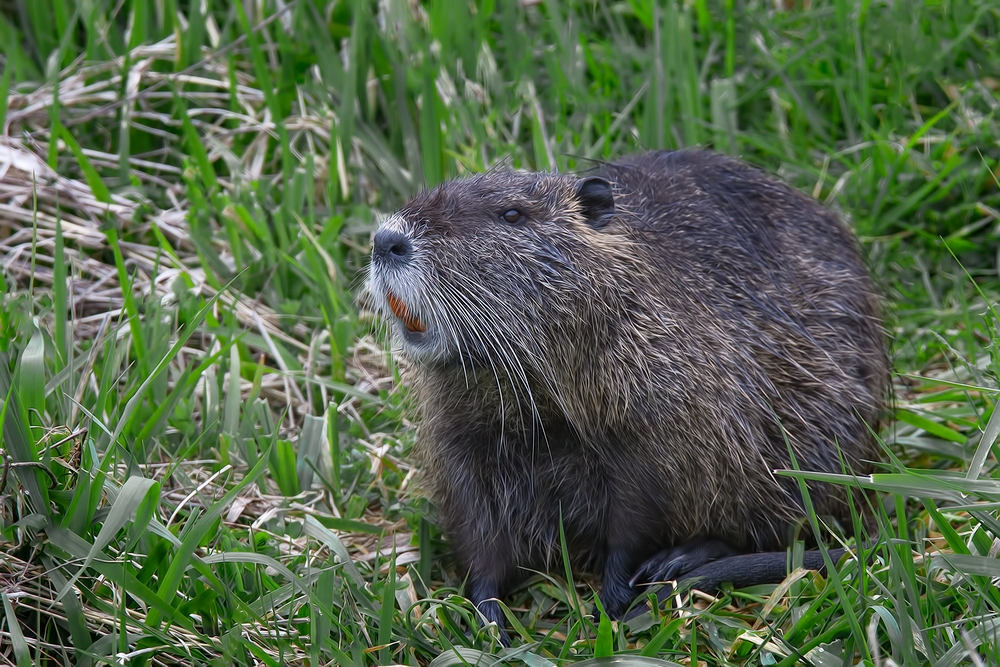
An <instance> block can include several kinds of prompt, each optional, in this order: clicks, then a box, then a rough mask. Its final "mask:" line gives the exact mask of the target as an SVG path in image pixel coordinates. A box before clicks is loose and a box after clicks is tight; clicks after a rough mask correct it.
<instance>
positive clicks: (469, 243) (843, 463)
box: [369, 150, 889, 628]
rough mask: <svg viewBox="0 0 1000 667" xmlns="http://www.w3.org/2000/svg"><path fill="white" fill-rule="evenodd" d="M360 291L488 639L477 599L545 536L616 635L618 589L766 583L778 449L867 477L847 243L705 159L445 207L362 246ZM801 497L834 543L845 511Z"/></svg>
mask: <svg viewBox="0 0 1000 667" xmlns="http://www.w3.org/2000/svg"><path fill="white" fill-rule="evenodd" d="M369 289H370V292H371V294H372V295H373V297H374V298H375V299H376V301H377V303H378V306H379V309H380V311H381V312H382V314H383V315H384V316H385V318H386V319H387V321H388V323H389V324H390V326H391V328H392V329H393V330H394V332H395V333H396V334H397V335H396V339H397V340H398V342H399V343H400V345H401V351H402V353H403V356H404V357H405V359H406V360H407V362H408V363H407V368H406V372H405V376H404V381H405V382H406V383H407V384H408V385H409V387H410V389H411V392H412V395H413V396H415V398H416V406H417V408H418V411H419V416H420V418H421V419H420V423H419V428H418V447H419V450H420V451H421V452H422V457H421V460H422V468H423V472H424V474H425V475H426V479H427V481H428V482H429V489H430V491H431V499H432V501H433V502H434V504H435V505H436V507H437V510H438V512H439V513H440V519H441V521H442V524H443V529H444V532H445V534H446V536H447V537H448V538H449V539H450V542H451V544H452V548H453V550H454V552H455V554H456V556H457V557H458V560H459V561H460V562H461V564H462V566H463V567H465V568H468V569H467V572H468V582H467V589H466V590H467V591H468V594H469V597H470V599H471V600H472V601H473V602H474V603H475V604H476V605H477V606H478V608H479V610H480V612H481V613H482V614H483V616H484V617H485V618H486V619H487V620H488V621H495V622H497V624H498V626H500V627H501V628H502V627H503V625H504V617H503V615H502V612H501V611H500V608H499V606H498V604H497V603H496V602H495V601H494V600H493V598H499V597H501V596H503V595H504V593H505V592H507V591H509V590H510V588H511V587H512V586H513V585H515V584H517V583H518V582H519V580H521V579H523V578H524V577H525V576H526V573H527V571H528V569H544V568H546V567H547V566H551V565H556V564H558V563H559V562H560V561H559V559H560V525H561V526H562V528H563V529H564V531H565V541H566V544H567V548H568V552H569V555H570V558H571V561H572V563H573V564H574V566H575V567H579V568H580V569H583V570H585V571H590V572H593V573H595V574H598V575H600V576H601V577H602V585H601V589H600V593H599V596H600V599H601V600H602V601H603V604H604V607H605V609H606V610H607V612H608V613H609V614H610V615H611V616H613V617H616V618H620V617H621V616H622V615H623V614H624V612H625V611H626V610H627V609H628V607H629V605H630V604H631V603H632V601H633V599H635V598H636V596H637V594H639V593H640V592H641V591H642V589H641V588H639V587H638V586H637V585H638V584H643V583H648V582H653V581H659V580H666V579H675V578H678V577H680V576H682V575H685V574H686V573H690V572H692V571H697V568H698V567H699V566H701V565H704V564H705V563H709V562H711V561H713V560H715V559H718V558H721V557H726V556H730V555H732V554H749V553H754V554H755V555H756V552H776V553H774V558H773V559H772V560H771V564H772V565H773V564H774V563H777V564H778V565H779V568H778V569H779V575H778V576H777V580H778V581H780V579H781V578H782V577H783V576H784V572H785V570H784V567H785V553H784V552H783V551H780V550H783V549H785V548H786V546H787V544H788V542H789V535H790V532H791V530H790V527H791V526H792V525H793V524H795V522H796V521H797V520H799V519H800V518H801V517H802V515H803V514H804V510H803V498H802V497H801V494H800V491H799V487H798V483H797V482H796V480H794V479H791V478H789V477H785V476H777V475H775V474H774V471H775V470H777V469H787V468H790V467H791V460H790V457H789V446H790V447H791V448H792V450H793V451H794V454H795V458H796V463H797V465H798V466H799V467H800V468H801V469H803V470H810V471H820V472H827V473H841V472H843V471H844V470H845V469H846V470H851V471H853V472H855V473H859V474H864V473H867V472H869V471H870V468H871V463H872V462H873V461H875V460H877V458H878V454H879V447H878V444H877V441H876V438H875V437H873V435H872V432H871V430H870V427H872V428H877V425H878V421H879V418H880V413H881V410H882V408H883V403H884V398H885V397H886V393H887V381H888V377H889V362H888V357H887V352H886V345H885V339H884V332H883V329H882V325H881V321H880V308H879V305H880V304H879V299H878V297H877V295H876V292H875V290H874V288H873V284H872V282H871V279H870V277H869V275H868V272H867V270H866V267H865V264H864V263H863V261H862V258H861V255H860V253H859V250H858V247H857V243H856V241H855V239H854V237H853V236H852V234H851V233H850V232H849V231H848V230H847V228H846V227H845V226H844V225H843V224H841V222H840V221H839V220H838V218H837V217H836V216H835V215H834V214H833V213H831V212H830V211H828V210H826V209H825V208H824V207H822V206H821V205H820V204H818V203H817V202H816V201H814V200H813V199H811V198H809V197H807V196H805V195H804V194H802V193H800V192H798V191H796V190H795V189H793V188H792V187H790V186H788V185H787V184H785V183H783V182H781V181H779V180H777V179H775V178H772V177H770V176H768V175H767V174H765V173H763V172H762V171H759V170H758V169H756V168H753V167H750V166H749V165H746V164H744V163H742V162H739V161H736V160H733V159H730V158H727V157H724V156H721V155H717V154H713V153H709V152H705V151H699V150H684V151H676V152H669V151H664V152H651V153H645V154H642V155H636V156H633V157H628V158H625V159H622V160H620V161H618V162H614V163H610V164H603V165H601V166H599V167H597V168H595V169H594V170H592V171H591V172H588V173H587V174H584V175H582V176H578V175H567V174H549V173H525V172H515V171H504V170H495V171H491V172H488V173H485V174H481V175H478V176H473V177H471V178H466V179H462V180H456V181H452V182H449V183H445V184H443V185H440V186H438V187H436V188H434V189H432V190H430V191H427V192H423V193H421V194H419V195H418V196H416V197H415V198H414V199H413V200H412V201H410V202H409V203H408V204H407V205H406V206H404V207H403V208H402V209H401V210H400V211H399V212H397V213H395V214H393V215H391V216H389V217H388V218H387V219H386V220H385V221H384V222H383V223H382V224H381V225H380V226H379V229H378V231H377V232H376V234H375V236H374V244H373V251H372V261H371V268H370V275H369ZM809 495H810V498H811V501H812V504H813V507H814V509H815V511H816V513H817V514H819V515H824V516H829V517H832V518H834V519H836V520H838V521H841V522H846V521H847V520H848V519H849V517H850V512H849V509H848V508H849V505H848V501H847V492H846V491H845V490H844V487H840V486H834V485H826V484H815V485H810V486H809ZM733 560H734V562H737V563H738V561H739V557H738V556H737V557H736V558H735V559H733ZM751 561H752V562H753V563H754V564H753V565H752V566H751V568H750V574H751V575H752V576H751V578H753V576H756V573H759V572H764V571H766V570H767V568H764V569H763V570H761V569H760V559H759V558H758V559H757V560H756V561H753V559H751ZM748 562H750V561H748ZM811 562H813V563H814V566H815V562H816V561H815V560H813V561H811ZM755 568H756V569H755ZM771 569H772V570H773V569H774V568H773V567H772V568H771ZM736 571H737V572H738V571H739V567H738V565H737V567H736ZM729 574H732V572H731V571H730V573H729ZM769 576H770V577H771V578H773V572H772V575H766V574H764V575H761V576H760V577H757V578H758V579H760V578H765V579H766V578H768V577H769ZM732 579H734V580H741V584H742V585H747V584H748V583H765V582H764V581H756V582H754V581H749V582H748V581H746V580H745V579H746V578H745V577H744V578H743V579H741V578H740V577H738V576H736V577H732Z"/></svg>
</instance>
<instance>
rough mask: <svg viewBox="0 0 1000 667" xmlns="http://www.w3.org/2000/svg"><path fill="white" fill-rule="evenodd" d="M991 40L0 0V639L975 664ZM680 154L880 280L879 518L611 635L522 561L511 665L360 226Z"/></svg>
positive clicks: (863, 9) (777, 21) (805, 25)
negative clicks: (402, 212)
mask: <svg viewBox="0 0 1000 667" xmlns="http://www.w3.org/2000/svg"><path fill="white" fill-rule="evenodd" d="M807 5H808V3H807ZM998 33H1000V11H998V9H997V8H996V7H995V6H994V5H993V3H991V2H989V1H988V0H964V1H962V2H952V3H947V4H939V3H931V2H926V3H910V4H907V3H855V2H849V1H847V0H831V1H830V2H816V3H813V4H812V5H810V6H807V7H806V8H803V7H796V8H794V9H792V10H789V11H779V10H775V9H774V8H773V6H772V5H771V4H769V3H768V4H762V3H759V2H748V3H746V4H745V6H738V5H737V3H733V2H731V1H730V0H722V2H720V3H709V2H706V1H705V0H696V1H695V2H693V3H680V2H667V3H658V2H653V0H629V2H621V3H612V2H605V1H604V0H597V1H596V2H593V1H583V0H579V1H571V2H565V3H559V2H554V1H550V0H546V1H545V2H540V3H529V2H523V3H520V4H518V3H513V2H504V3H493V2H481V3H472V4H468V5H466V4H464V3H463V4H461V5H459V6H456V5H455V4H453V3H451V2H450V1H448V0H428V1H427V2H425V3H410V2H404V1H403V0H388V1H385V2H379V3H374V2H368V1H366V0H349V1H342V2H335V1H332V0H295V1H292V2H283V3H278V2H259V3H240V2H224V1H222V0H215V1H213V2H204V3H203V2H186V1H185V0H164V1H163V2H155V3H149V2H145V1H144V0H121V1H119V2H109V1H107V0H94V1H93V2H88V3H76V2H72V1H70V0H39V1H38V2H27V3H25V2H18V3H6V4H5V5H4V7H3V8H2V11H0V51H2V52H3V56H4V67H3V75H2V78H0V128H2V137H0V174H2V176H0V249H2V253H3V271H2V273H0V279H2V287H3V289H2V295H0V353H2V354H3V363H2V364H0V400H2V408H0V421H2V444H0V453H2V454H3V457H4V458H3V467H2V469H0V599H2V602H3V604H2V611H0V655H2V656H3V658H4V659H5V660H6V661H7V662H10V663H13V664H17V665H19V667H20V665H28V664H35V663H37V664H41V663H45V664H80V665H90V664H100V663H104V662H112V661H114V662H116V663H119V664H124V663H128V664H136V665H141V664H222V663H233V664H275V665H277V664H306V663H308V664H329V663H332V662H336V663H339V664H358V665H361V664H382V665H384V664H392V663H399V664H403V663H406V664H410V665H417V664H424V663H428V662H431V661H434V662H433V664H434V665H435V667H443V666H444V665H446V664H458V663H460V662H463V661H466V662H477V661H478V662H488V663H489V664H495V663H496V662H509V661H512V660H519V661H522V662H526V663H528V664H529V665H532V667H544V666H546V665H551V664H553V663H562V662H566V661H572V660H578V659H581V658H585V657H592V656H594V657H602V656H607V655H611V654H613V653H614V654H628V655H632V656H646V657H659V658H664V659H668V660H673V661H675V662H683V663H685V664H690V665H699V664H708V665H728V664H787V665H790V664H796V662H801V663H805V662H806V661H809V662H810V663H811V664H816V665H820V664H821V665H827V664H855V663H856V662H857V661H858V660H861V661H863V662H865V664H877V665H888V664H893V663H895V664H905V665H922V664H928V665H931V664H933V665H938V664H980V663H983V662H986V663H989V662H992V663H997V662H1000V659H998V653H997V643H996V628H997V623H998V621H997V613H998V610H1000V604H998V603H1000V598H998V596H997V592H996V589H995V587H994V586H993V585H992V584H993V580H994V578H995V577H997V576H1000V568H998V567H997V561H996V558H995V552H996V550H995V548H994V544H996V540H997V538H1000V524H998V523H997V518H996V509H995V507H996V503H997V502H998V500H1000V486H998V485H997V469H996V451H995V449H994V446H995V442H996V438H997V434H998V431H1000V417H997V416H996V412H995V411H994V406H995V405H996V401H997V392H998V385H997V381H996V380H997V377H998V370H1000V367H998V363H1000V361H998V357H997V345H996V340H997V337H996V336H997V323H998V320H997V318H996V315H995V313H994V312H993V310H992V309H991V307H990V306H991V304H992V303H994V302H995V300H996V295H997V294H1000V289H998V280H997V279H998V277H1000V276H998V275H997V259H998V258H997V255H996V247H997V238H996V237H997V230H998V221H1000V214H998V213H997V211H998V210H1000V189H998V187H997V165H998V158H1000V148H998V146H1000V143H998V140H1000V127H998V123H997V119H996V110H997V108H998V105H1000V94H998V88H1000V84H998V81H1000V61H998V60H997V59H996V58H995V57H994V55H993V54H995V53H997V52H998V49H1000V44H998V41H1000V38H998ZM696 144H702V145H709V146H713V147H714V148H716V149H718V150H722V151H726V152H729V153H732V154H738V155H742V156H743V157H745V158H746V159H749V160H751V161H754V162H757V163H759V164H762V165H764V166H766V167H768V168H770V169H773V170H775V171H777V172H778V173H780V174H781V175H782V176H784V177H785V178H787V179H788V180H790V181H791V182H792V183H794V184H795V185H797V186H798V187H801V188H803V189H806V190H807V191H809V192H811V193H812V194H813V195H814V196H816V197H817V198H820V199H823V200H824V201H828V202H829V203H831V204H832V205H835V206H838V207H839V208H841V209H842V210H843V211H844V212H845V213H847V214H848V215H849V216H850V217H851V219H852V221H853V224H854V225H855V227H856V229H857V230H858V232H859V234H860V235H861V237H862V239H863V241H864V243H865V246H866V249H867V251H868V252H869V255H870V256H871V260H872V266H873V270H874V271H875V273H876V275H878V276H879V278H880V280H881V281H882V282H883V284H884V285H885V287H886V291H887V293H888V294H889V297H890V300H891V303H892V314H893V326H894V331H893V333H894V338H895V350H896V354H895V356H896V361H897V366H898V368H899V370H900V376H899V377H898V379H897V387H896V388H897V399H896V403H895V406H894V409H895V412H896V416H897V417H898V420H897V421H896V422H895V425H894V426H893V427H892V428H891V429H887V430H886V431H885V432H884V433H883V436H884V438H885V440H886V444H887V460H888V463H887V466H886V468H885V471H884V472H882V473H880V474H879V475H874V476H872V477H871V478H870V479H865V480H862V483H863V484H864V485H865V486H866V487H868V488H871V489H873V490H874V491H876V492H877V496H876V497H877V498H878V499H879V503H878V504H877V505H876V506H875V507H874V511H875V514H876V516H877V517H878V519H879V528H880V531H879V535H878V536H877V539H876V540H875V542H874V543H873V544H872V546H871V547H870V548H867V549H865V550H862V552H861V554H860V555H859V557H858V558H857V559H853V560H850V561H849V562H847V563H845V564H844V565H843V567H842V569H841V571H840V573H839V574H834V575H831V577H830V578H827V579H823V578H818V577H813V576H811V575H809V576H803V575H802V573H801V572H797V573H795V574H793V576H792V578H791V579H789V581H787V582H786V583H785V584H783V585H781V586H779V587H775V586H765V587H758V588H756V589H748V590H742V591H730V592H726V593H725V594H723V595H721V596H719V597H718V598H706V597H705V596H701V595H698V594H693V595H690V596H687V597H683V598H680V599H677V600H675V601H674V603H673V605H674V607H675V608H674V609H673V610H672V611H671V612H670V613H669V614H665V615H659V614H657V615H656V617H655V618H654V617H653V616H648V617H647V618H646V620H645V621H644V622H637V623H632V624H630V625H628V626H626V625H625V624H614V625H612V624H608V623H604V624H602V625H600V627H594V625H593V623H592V622H591V621H590V619H589V617H586V616H585V615H584V614H582V613H581V611H580V610H581V609H586V608H587V607H588V605H589V604H590V599H591V597H592V590H591V588H590V587H589V584H588V582H586V581H582V582H573V581H571V579H570V577H567V576H563V577H560V576H559V573H551V574H547V575H545V576H542V575H539V576H538V577H536V578H535V579H534V581H533V582H532V583H531V584H530V585H528V586H526V587H524V588H523V589H522V590H520V591H518V592H516V593H515V594H514V595H512V596H511V597H510V598H509V599H508V600H507V602H508V604H509V607H510V610H511V612H512V613H511V617H512V618H513V619H514V620H516V621H517V623H518V624H519V625H520V628H517V629H518V632H517V633H516V634H518V635H519V636H520V638H521V640H523V641H522V642H521V645H520V646H516V647H515V649H513V650H511V651H502V650H501V649H500V648H499V646H498V645H497V644H496V643H495V642H494V641H493V640H492V639H491V634H490V632H489V631H488V630H482V629H480V628H478V626H477V624H476V622H475V611H474V610H473V609H472V608H471V606H470V605H469V604H468V602H467V601H465V600H464V598H462V597H461V596H460V593H461V586H462V578H461V573H460V572H457V571H455V569H454V567H453V566H452V565H451V563H450V560H449V557H448V551H447V547H446V545H445V544H442V543H441V541H440V539H439V536H438V534H437V531H436V530H435V527H434V525H433V514H432V513H430V512H429V511H428V508H427V507H426V506H425V504H424V503H423V501H422V500H421V499H420V495H419V493H418V488H417V487H418V486H419V478H418V477H416V476H415V471H414V470H413V469H412V468H411V467H410V464H409V461H410V457H409V455H408V454H409V449H410V447H411V445H412V439H413V434H412V429H411V428H410V424H409V423H408V422H407V421H406V412H405V410H404V409H403V405H404V400H403V394H402V392H401V391H400V390H399V389H398V388H397V386H396V380H397V379H398V378H397V377H396V374H395V372H394V366H393V364H392V360H391V359H390V358H389V357H388V356H387V355H386V353H385V352H384V351H383V349H382V345H381V342H380V341H378V340H377V339H376V338H375V337H374V336H373V335H372V333H371V332H372V329H373V327H372V326H371V323H370V317H369V315H368V314H367V313H366V312H365V310H364V308H363V302H362V303H361V304H359V303H358V300H357V299H356V296H357V290H358V289H359V287H360V285H361V282H362V280H363V266H364V261H365V260H364V255H365V252H366V246H367V241H368V235H369V234H370V232H371V230H372V229H373V226H374V223H375V222H376V220H377V219H378V217H379V216H380V215H381V214H382V213H383V212H385V211H388V210H391V209H392V208H394V207H395V206H397V205H399V204H400V203H401V202H402V201H403V200H404V199H405V198H406V197H408V196H409V195H410V194H412V193H413V192H415V191H416V190H417V189H418V188H420V187H422V186H425V185H433V184H435V183H437V182H440V181H441V180H443V179H446V178H451V177H454V176H458V175H461V174H463V173H466V172H468V171H479V170H482V169H484V168H486V167H488V166H490V165H492V164H494V163H495V162H497V161H498V160H500V159H504V158H509V160H510V162H511V164H512V165H514V166H516V167H526V168H536V169H543V168H545V169H548V168H558V169H561V170H566V169H575V168H579V167H582V166H585V165H586V164H588V162H587V160H588V159H605V158H609V157H613V156H616V155H619V154H621V153H624V152H628V151H631V150H635V149H638V148H662V147H666V148H676V147H683V146H689V145H696ZM801 475H802V476H808V472H807V471H806V472H803V473H801ZM843 481H844V482H845V483H848V482H851V483H853V481H852V480H847V479H845V480H843ZM581 600H582V601H583V605H581V604H580V601H581ZM977 661H979V662H977Z"/></svg>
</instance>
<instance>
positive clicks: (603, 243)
mask: <svg viewBox="0 0 1000 667" xmlns="http://www.w3.org/2000/svg"><path fill="white" fill-rule="evenodd" d="M615 221H616V212H615V199H614V193H613V191H612V185H611V184H610V183H609V182H608V181H606V180H604V179H601V178H596V177H591V178H578V177H575V176H569V175H557V174H539V173H523V172H503V171H494V172H490V173H487V174H482V175H479V176H475V177H472V178H468V179H464V180H458V181H452V182H449V183H445V184H443V185H441V186H439V187H437V188H434V189H433V190H430V191H428V192H424V193H422V194H420V195H418V196H417V197H415V198H414V199H413V200H412V201H410V202H409V203H408V204H407V205H406V206H404V207H403V208H402V209H401V210H400V211H398V212H397V213H394V214H393V215H391V216H389V217H388V218H387V219H386V220H385V221H384V222H383V223H382V224H381V225H380V226H379V228H378V230H377V232H376V233H375V237H374V243H373V248H372V261H371V267H370V272H369V285H368V287H369V290H370V292H371V294H372V296H373V297H374V299H375V300H376V303H377V304H378V306H379V309H380V311H381V314H382V315H383V317H384V318H385V319H386V320H387V321H388V322H389V324H390V327H391V328H392V329H393V330H394V332H395V333H396V336H397V339H398V341H399V342H400V343H401V347H402V351H403V354H404V355H406V357H407V358H408V359H410V360H412V361H414V362H416V363H417V364H420V365H434V366H440V365H445V364H451V363H456V364H458V363H460V364H462V365H463V366H466V365H467V364H473V365H475V364H477V363H479V364H483V365H485V366H492V367H494V368H496V367H498V366H503V367H506V368H507V369H508V370H511V369H512V365H514V364H516V365H518V366H525V367H526V366H531V365H533V364H532V357H534V358H535V359H536V360H537V361H538V363H539V364H540V365H543V366H547V365H549V364H550V363H551V356H552V353H553V350H552V345H553V344H556V343H558V345H559V346H560V347H561V348H562V347H565V340H562V341H552V340H551V338H552V337H553V336H558V337H560V338H565V336H566V335H568V334H570V332H569V331H567V330H566V329H565V326H564V325H566V324H567V320H568V319H570V318H572V320H573V321H576V322H578V321H580V320H581V319H587V309H588V303H590V302H592V301H593V299H594V297H595V294H594V288H595V283H598V282H600V281H599V280H597V279H598V278H599V277H600V274H602V273H604V271H603V270H602V267H601V266H599V265H600V264H601V263H602V259H601V253H602V252H603V251H604V250H605V249H607V251H608V252H611V253H616V252H621V251H622V248H620V246H621V243H618V242H613V243H609V242H608V241H609V240H610V239H611V238H613V237H616V236H617V237H620V233H618V232H615V228H618V227H620V225H618V224H614V223H615ZM620 240H621V241H623V242H624V240H623V239H620ZM626 244H627V243H626ZM595 264H597V265H598V266H595ZM560 331H561V332H562V333H561V334H560V333H559V332H560Z"/></svg>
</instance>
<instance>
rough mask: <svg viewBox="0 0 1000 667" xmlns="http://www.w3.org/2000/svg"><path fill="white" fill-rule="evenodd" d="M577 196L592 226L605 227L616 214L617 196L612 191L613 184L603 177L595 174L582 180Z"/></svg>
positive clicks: (581, 208)
mask: <svg viewBox="0 0 1000 667" xmlns="http://www.w3.org/2000/svg"><path fill="white" fill-rule="evenodd" d="M576 197H577V199H578V200H579V201H580V210H581V212H582V213H583V215H584V217H586V218H587V220H589V221H590V226H591V227H594V228H598V227H603V226H604V225H606V224H608V221H609V220H611V216H613V215H614V214H615V196H614V194H612V192H611V184H610V183H608V182H607V181H606V180H604V179H603V178H598V177H596V176H594V177H591V178H586V179H584V180H582V181H580V185H579V187H577V189H576Z"/></svg>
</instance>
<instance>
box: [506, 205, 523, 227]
mask: <svg viewBox="0 0 1000 667" xmlns="http://www.w3.org/2000/svg"><path fill="white" fill-rule="evenodd" d="M503 219H504V221H505V222H509V223H510V224H512V225H513V224H515V223H517V222H519V221H520V220H521V212H520V211H518V210H517V209H516V208H512V209H510V210H509V211H507V212H506V213H504V214H503Z"/></svg>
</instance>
